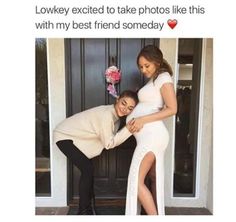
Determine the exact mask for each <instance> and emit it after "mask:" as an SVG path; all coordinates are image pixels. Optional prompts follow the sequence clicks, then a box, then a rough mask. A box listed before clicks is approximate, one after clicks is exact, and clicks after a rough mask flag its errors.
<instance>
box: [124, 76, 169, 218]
mask: <svg viewBox="0 0 236 222" xmlns="http://www.w3.org/2000/svg"><path fill="white" fill-rule="evenodd" d="M165 83H173V80H172V78H171V76H170V75H169V73H167V72H164V73H161V74H159V75H158V77H157V78H156V79H155V81H154V82H153V80H152V79H150V81H149V82H147V84H146V85H145V86H144V87H142V88H141V89H140V90H139V92H138V98H139V103H138V105H137V106H136V107H135V109H134V110H133V111H132V113H131V114H130V115H129V116H128V117H127V120H126V121H127V122H128V121H129V120H131V119H132V118H136V117H140V116H145V115H148V114H151V113H155V112H158V111H160V110H161V109H162V108H163V106H164V101H163V98H162V96H161V92H160V89H161V87H162V86H163V84H165ZM134 136H135V139H136V142H137V146H136V148H135V151H134V154H133V158H132V162H131V165H130V170H129V176H128V186H127V194H126V210H125V214H126V215H139V214H140V211H141V207H140V203H139V201H138V196H137V188H138V173H139V167H140V163H141V161H142V159H143V158H144V156H145V154H147V153H148V152H149V151H151V152H153V153H154V154H155V157H156V199H157V205H158V214H159V215H165V205H164V153H165V149H166V147H167V145H168V142H169V133H168V131H167V129H166V127H165V125H164V123H163V122H162V121H154V122H151V123H147V124H145V125H144V126H143V128H142V129H141V130H140V131H139V132H138V133H135V134H134Z"/></svg>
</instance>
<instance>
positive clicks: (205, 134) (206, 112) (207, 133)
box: [202, 39, 213, 213]
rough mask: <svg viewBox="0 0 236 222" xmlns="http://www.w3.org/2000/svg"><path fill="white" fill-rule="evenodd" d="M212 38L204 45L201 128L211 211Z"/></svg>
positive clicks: (208, 206)
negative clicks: (202, 118)
mask: <svg viewBox="0 0 236 222" xmlns="http://www.w3.org/2000/svg"><path fill="white" fill-rule="evenodd" d="M212 55H213V39H207V45H206V76H205V88H204V92H205V95H204V98H205V99H204V109H203V116H204V120H206V122H205V124H204V126H203V130H202V144H204V145H205V149H206V150H207V151H206V152H207V155H210V159H209V162H208V164H207V165H206V168H205V169H208V170H209V172H206V174H207V175H205V177H206V178H208V180H207V181H206V183H207V184H206V186H207V195H206V198H207V199H206V207H207V209H209V210H210V211H211V212H212V213H213V125H212V123H213V56H212Z"/></svg>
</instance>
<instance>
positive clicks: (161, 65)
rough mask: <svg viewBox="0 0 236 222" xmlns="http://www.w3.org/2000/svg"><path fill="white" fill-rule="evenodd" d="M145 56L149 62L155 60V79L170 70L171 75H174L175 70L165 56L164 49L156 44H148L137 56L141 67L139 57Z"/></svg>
mask: <svg viewBox="0 0 236 222" xmlns="http://www.w3.org/2000/svg"><path fill="white" fill-rule="evenodd" d="M142 56H143V57H144V58H145V59H147V60H148V61H149V62H153V63H154V64H155V65H156V67H157V70H156V74H155V76H154V80H155V79H156V78H157V76H158V75H159V74H161V73H163V72H168V73H169V74H170V75H171V76H172V75H173V71H172V68H171V66H170V65H169V63H168V62H167V61H166V60H165V59H164V58H163V54H162V51H161V50H160V49H159V48H158V47H156V46H154V45H147V46H145V47H143V48H142V49H141V51H140V52H139V54H138V56H137V65H138V67H139V58H140V57H142Z"/></svg>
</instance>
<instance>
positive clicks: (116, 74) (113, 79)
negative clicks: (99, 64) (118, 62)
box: [105, 66, 121, 84]
mask: <svg viewBox="0 0 236 222" xmlns="http://www.w3.org/2000/svg"><path fill="white" fill-rule="evenodd" d="M105 77H106V80H107V82H108V83H112V84H116V83H118V82H119V81H120V79H121V72H120V70H119V69H118V68H117V67H116V66H110V67H109V68H108V69H107V70H106V72H105Z"/></svg>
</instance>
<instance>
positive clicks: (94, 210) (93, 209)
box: [91, 198, 98, 215]
mask: <svg viewBox="0 0 236 222" xmlns="http://www.w3.org/2000/svg"><path fill="white" fill-rule="evenodd" d="M91 206H92V212H93V215H98V213H97V211H96V206H95V198H92V200H91Z"/></svg>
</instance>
